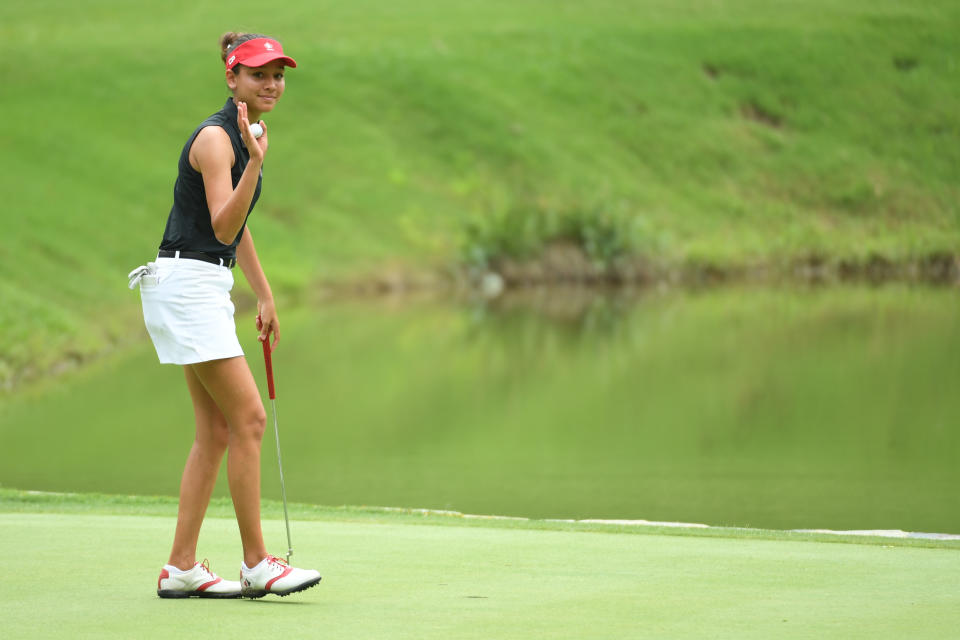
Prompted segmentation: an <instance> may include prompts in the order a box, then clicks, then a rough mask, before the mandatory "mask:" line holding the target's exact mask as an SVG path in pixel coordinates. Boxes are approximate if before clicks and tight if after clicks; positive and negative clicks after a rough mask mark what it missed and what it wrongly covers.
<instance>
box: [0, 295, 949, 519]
mask: <svg viewBox="0 0 960 640" xmlns="http://www.w3.org/2000/svg"><path fill="white" fill-rule="evenodd" d="M544 295H549V294H547V293H546V292H544ZM554 303H555V301H554ZM498 304H499V305H501V308H499V309H498V308H494V307H491V308H486V309H480V310H478V309H477V308H476V307H470V306H466V307H454V306H448V305H444V304H423V305H414V306H409V307H406V306H399V307H395V308H390V307H386V306H384V305H382V304H380V303H377V302H370V301H368V302H355V303H344V304H342V305H338V306H335V307H334V306H328V307H322V308H318V309H315V310H312V311H310V312H309V313H307V312H305V311H301V312H299V313H290V314H287V315H286V316H285V333H284V342H283V343H281V348H280V351H279V352H278V353H277V355H276V360H275V365H276V367H277V377H278V392H279V399H278V402H279V410H280V419H281V429H283V434H282V436H283V443H284V447H285V450H284V463H285V471H286V473H287V483H288V485H287V488H288V492H289V494H290V495H291V496H292V499H294V500H297V501H309V502H317V503H324V504H387V505H395V506H422V507H434V508H454V509H457V510H460V511H468V512H479V513H501V514H516V515H527V516H557V517H589V516H594V517H639V518H647V519H653V520H681V521H700V522H707V523H711V524H744V525H753V526H764V527H774V528H792V527H819V526H828V527H831V528H863V527H877V528H907V529H908V528H912V529H921V530H934V531H957V530H960V523H958V522H957V520H956V513H958V510H956V509H949V508H945V507H944V506H945V504H947V502H948V501H949V496H950V495H951V494H950V492H949V487H950V486H952V485H953V484H955V483H956V481H957V480H958V479H960V478H958V477H957V473H958V471H957V470H956V468H955V465H954V464H953V462H954V461H953V460H952V458H951V452H952V451H955V450H956V447H957V441H956V438H957V434H956V433H955V432H954V431H952V430H951V429H950V425H952V424H955V423H956V422H957V417H958V414H960V407H958V401H957V400H956V399H955V395H954V394H950V393H948V390H949V389H950V388H952V387H953V386H956V384H957V382H958V381H960V371H958V368H957V367H958V365H957V364H956V361H955V359H954V358H952V356H951V354H952V353H955V350H956V348H957V346H958V345H957V342H958V340H960V336H958V332H957V331H956V327H957V326H958V324H957V316H958V303H957V301H956V299H955V296H953V295H952V294H951V293H950V292H948V291H937V290H933V291H926V290H917V289H906V288H900V287H889V288H883V289H879V290H868V289H853V288H845V289H828V290H812V291H806V292H799V291H793V292H783V291H756V290H755V291H746V290H735V289H728V290H720V291H705V292H700V293H672V294H671V293H667V294H653V295H651V294H647V295H644V296H642V297H640V298H639V299H638V300H637V301H636V302H635V303H633V304H627V303H623V302H621V301H619V300H617V299H614V298H607V299H604V298H600V299H598V300H592V301H586V302H582V303H578V305H575V306H574V309H573V311H570V310H566V311H564V312H563V313H561V312H559V311H554V318H566V319H563V320H557V319H554V320H545V319H544V318H543V317H542V316H541V315H540V314H539V313H537V312H536V311H534V310H527V309H526V308H525V307H524V305H522V304H520V303H519V302H516V301H513V300H510V299H506V300H504V301H502V302H500V303H498ZM246 321H247V319H244V318H241V319H240V321H239V324H240V326H246V325H245V324H244V323H245V322H246ZM247 347H248V350H249V352H250V353H251V354H253V357H252V358H251V362H252V365H253V369H254V371H255V373H256V374H257V375H258V376H259V375H260V370H261V367H262V365H261V363H260V359H259V353H258V352H257V351H256V350H255V349H254V348H253V347H255V345H254V344H253V342H252V340H251V341H248V342H247ZM182 386H183V383H182V380H181V375H180V373H179V372H178V371H176V370H175V369H174V368H163V367H159V366H158V365H156V364H155V363H154V361H153V355H152V354H151V353H149V352H147V351H146V350H145V351H144V352H142V354H140V355H138V356H136V357H134V358H131V359H129V360H125V361H121V362H119V363H116V364H115V365H111V366H110V367H104V369H103V371H102V377H100V375H99V374H96V372H95V374H94V375H91V376H89V377H84V378H78V379H76V380H74V381H72V382H71V383H70V384H69V385H66V386H64V387H62V388H57V389H49V390H46V392H45V394H43V395H39V396H38V397H35V398H17V399H12V400H11V401H10V402H8V403H7V406H6V407H5V408H3V409H2V411H3V413H2V414H0V419H2V422H0V424H2V429H3V430H2V438H3V445H4V446H3V447H0V469H2V470H3V471H2V475H0V481H2V482H3V483H4V484H6V485H8V486H20V487H27V488H39V489H69V490H102V491H110V492H123V493H141V492H142V493H164V494H168V495H172V494H175V493H176V484H177V481H178V479H179V468H180V467H181V466H182V460H183V456H184V455H185V453H186V448H187V446H188V444H189V439H190V434H191V427H190V424H191V420H190V414H189V404H188V403H187V400H186V393H185V391H184V390H183V389H182ZM36 433H45V434H49V438H52V439H55V440H56V441H57V443H58V447H56V448H51V447H50V446H49V444H47V442H48V441H47V440H40V439H38V438H36V437H35V434H36ZM287 448H288V449H289V451H288V449H287ZM107 452H109V455H110V456H111V464H110V465H109V467H107V468H104V467H103V466H102V465H100V464H99V463H98V462H97V461H98V460H100V459H101V458H102V456H104V455H106V454H107ZM273 464H274V463H273V462H272V456H270V455H267V457H266V458H265V461H264V467H265V484H264V486H265V494H266V495H267V496H273V497H276V494H277V493H278V491H277V489H276V487H273V486H272V485H271V483H270V478H271V477H272V476H271V474H273V473H274V471H273V467H272V465H273ZM287 467H289V468H287ZM218 491H219V492H220V495H223V494H224V493H225V487H224V485H222V484H221V486H220V488H219V489H218Z"/></svg>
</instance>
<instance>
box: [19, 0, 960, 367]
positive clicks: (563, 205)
mask: <svg viewBox="0 0 960 640" xmlns="http://www.w3.org/2000/svg"><path fill="white" fill-rule="evenodd" d="M231 15H233V16H257V18H256V19H254V18H243V19H240V18H234V19H231V18H229V17H226V16H224V14H223V12H222V10H221V8H220V7H218V6H214V5H207V4H204V3H195V2H186V1H185V0H175V1H173V2H167V3H163V4H161V5H157V6H155V7H152V8H151V11H150V19H149V20H144V19H143V14H142V11H141V7H140V6H139V5H133V4H130V3H125V2H118V1H117V0H96V1H94V2H84V3H82V4H76V3H68V2H64V1H50V2H31V3H4V4H3V5H2V7H0V54H2V55H4V56H5V57H6V58H8V59H15V60H17V61H19V63H20V64H21V66H23V67H24V68H27V69H28V71H27V72H25V73H28V75H29V78H30V85H29V88H25V89H24V90H17V91H4V92H3V93H2V94H0V107H2V110H3V113H4V117H5V119H6V121H7V122H9V123H12V124H11V125H9V126H7V127H5V128H4V131H3V132H2V134H0V135H2V141H3V148H4V150H5V153H6V154H7V155H8V157H9V158H11V160H12V161H11V162H9V163H6V164H5V168H4V171H3V172H2V174H0V189H2V191H3V193H4V198H5V201H4V207H3V212H2V213H0V219H2V223H3V233H2V234H0V273H3V274H4V277H3V279H2V282H0V298H2V300H3V301H4V304H3V305H0V324H2V325H3V326H4V327H5V331H4V332H3V334H2V335H0V385H2V384H12V381H13V380H14V378H15V377H17V376H28V377H29V376H31V375H32V376H34V377H35V376H38V375H40V374H42V373H44V372H47V371H50V370H51V369H56V368H58V367H61V366H64V365H70V364H71V363H74V362H82V361H84V360H85V359H87V358H89V357H91V355H93V354H98V353H101V352H103V351H104V350H105V349H108V348H110V347H111V346H116V345H122V344H124V343H126V342H127V341H129V340H131V339H141V337H142V332H140V330H139V329H138V328H137V327H138V324H139V318H138V309H137V305H136V302H135V298H134V294H130V293H129V292H127V291H126V289H125V288H124V280H123V276H124V275H125V274H126V273H127V271H128V270H129V269H130V268H132V267H134V266H136V265H138V264H141V263H142V262H144V261H145V260H147V259H148V258H149V257H150V256H151V252H153V251H154V250H155V248H156V246H157V244H158V242H159V239H160V234H161V232H162V229H163V223H164V220H165V217H166V214H167V212H168V211H169V206H170V194H171V189H172V184H173V180H174V173H173V172H174V167H175V162H176V158H177V156H178V154H179V152H180V147H181V145H182V143H183V141H184V140H185V139H186V137H187V136H188V135H189V132H190V131H191V130H192V128H193V127H194V126H195V125H196V123H198V122H199V121H200V120H201V119H202V118H203V117H204V116H206V115H207V114H208V113H211V112H212V111H214V110H216V109H217V108H219V106H220V104H221V103H222V102H223V100H224V98H225V94H226V92H225V89H224V88H223V84H222V71H221V70H220V69H219V61H218V58H217V51H216V48H215V47H216V39H217V37H218V36H219V34H220V33H221V32H223V31H224V30H226V29H228V28H238V27H243V26H248V27H250V28H255V29H257V30H262V31H265V32H268V33H271V34H275V35H277V36H278V37H280V38H281V39H282V40H283V41H284V43H285V46H286V47H287V48H288V49H289V51H290V52H291V53H292V54H293V55H295V56H296V57H297V59H298V61H299V62H300V68H298V69H296V70H293V71H291V72H290V73H289V77H288V90H287V95H286V97H285V98H284V99H283V102H282V103H281V106H280V108H279V109H278V110H277V111H276V113H274V114H270V116H269V117H268V118H267V119H268V120H269V123H270V134H271V138H270V139H271V151H270V154H269V156H268V163H267V167H266V169H265V176H266V186H265V189H264V197H263V199H262V200H261V204H260V205H259V206H258V210H257V211H256V213H255V215H254V218H253V219H252V221H251V225H252V228H254V229H255V231H256V236H257V239H258V246H259V248H260V251H261V255H262V257H263V258H264V262H265V264H266V265H267V270H268V274H269V275H270V276H271V278H272V279H273V283H274V285H275V288H276V290H277V292H278V294H280V295H281V297H282V298H283V299H284V302H285V303H289V302H292V301H297V300H301V299H303V298H304V297H306V296H307V295H308V293H309V285H310V284H311V283H313V282H315V281H316V280H317V279H329V278H341V277H345V276H351V275H354V274H356V273H357V272H364V271H369V270H373V269H379V268H380V267H381V266H383V265H385V264H388V265H394V264H399V265H401V267H402V266H404V265H414V266H416V267H424V266H426V267H435V266H444V267H450V266H451V265H453V264H456V263H457V262H458V261H459V260H460V259H461V256H462V252H464V251H466V253H467V255H472V253H471V252H470V251H469V250H470V249H471V248H472V247H470V246H469V245H470V242H469V236H468V234H467V233H466V229H467V228H469V227H470V226H471V225H474V224H480V226H481V227H483V226H484V225H487V224H488V223H489V222H490V220H494V221H496V220H498V219H499V217H500V216H503V215H504V214H505V213H506V212H519V213H520V215H519V219H521V220H527V219H529V220H535V219H538V218H540V217H547V218H550V217H551V216H554V215H561V214H562V215H568V214H569V215H574V216H576V215H579V214H580V212H596V215H599V216H613V217H614V218H616V219H617V220H621V221H622V220H626V221H627V223H625V224H623V225H619V224H618V226H616V228H618V229H622V233H624V234H625V235H627V236H629V237H627V238H623V239H622V240H623V243H622V244H624V245H625V246H628V247H630V248H631V250H634V251H637V252H641V253H643V254H644V255H650V256H652V257H654V258H657V259H663V260H667V261H673V262H681V263H683V262H688V261H692V262H697V263H700V262H707V263H719V264H740V263H751V262H754V261H759V262H767V261H772V262H778V261H781V260H786V261H789V260H790V259H792V258H794V257H797V256H807V255H810V254H815V255H823V256H826V258H827V259H833V258H838V257H852V258H854V259H860V258H863V257H865V256H869V255H871V254H879V255H882V256H884V257H887V258H890V259H892V260H900V259H910V258H911V257H916V256H924V255H928V254H930V253H933V252H938V251H942V252H947V253H955V252H956V251H957V250H958V248H960V224H958V222H960V209H958V208H957V204H956V203H957V202H958V201H960V193H958V191H957V189H958V187H957V184H958V182H957V179H956V178H957V169H956V168H957V162H958V149H960V144H958V142H960V120H958V115H957V114H958V113H960V90H958V87H960V82H957V73H958V71H957V65H956V60H957V54H958V51H960V49H958V47H960V45H958V40H957V39H956V37H955V33H956V31H957V27H958V25H960V9H958V6H957V4H956V3H955V2H950V1H948V0H936V1H932V2H924V3H913V2H906V1H903V0H884V1H881V2H876V1H867V0H856V1H851V2H844V3H836V2H829V1H827V0H814V1H804V2H800V1H791V2H778V3H776V4H770V3H768V2H762V1H760V0H737V1H736V2H727V3H719V4H718V3H704V2H696V1H692V0H691V1H688V2H676V3H662V2H651V1H647V0H617V1H610V0H607V1H601V2H591V3H582V2H574V1H572V0H563V1H559V2H553V1H551V2H547V1H545V0H524V1H520V2H517V1H513V0H511V1H510V2H507V1H506V0H494V1H489V2H482V3H477V2H470V1H468V0H453V1H448V0H416V1H414V2H404V3H402V4H396V3H389V2H385V1H383V0H369V1H366V2H362V3H350V4H344V3H319V4H318V3H314V2H305V1H304V0H293V1H291V2H289V3H287V4H285V5H284V7H283V9H282V10H279V11H275V12H269V13H268V14H267V15H263V12H262V10H261V5H259V4H258V3H254V2H250V1H248V0H244V1H240V2H237V3H235V4H234V5H232V10H231ZM238 22H239V24H237V23H238ZM78 42H82V43H83V46H78ZM158 43H164V45H163V46H160V45H158ZM24 52H27V53H24ZM591 215H592V214H591ZM508 218H509V219H511V220H516V219H517V216H513V217H509V216H508ZM494 224H496V223H495V222H494ZM511 224H513V223H511ZM532 224H533V227H537V225H536V224H534V223H532ZM546 228H549V225H547V227H546ZM507 231H508V235H510V236H514V235H517V234H522V233H523V232H524V228H523V226H522V225H521V228H520V229H519V230H513V228H512V227H511V228H510V229H508V230H507ZM514 231H516V233H515V232H514ZM516 240H517V241H518V242H520V243H523V242H525V239H524V238H522V237H520V238H517V239H516ZM533 240H534V244H536V242H535V241H536V240H537V238H534V239H533ZM608 244H609V243H608ZM620 244H621V243H620V241H619V240H618V241H617V242H614V243H613V244H612V245H610V246H614V247H615V246H620ZM605 246H607V245H605Z"/></svg>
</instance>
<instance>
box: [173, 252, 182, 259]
mask: <svg viewBox="0 0 960 640" xmlns="http://www.w3.org/2000/svg"><path fill="white" fill-rule="evenodd" d="M173 257H174V258H175V259H177V260H179V259H180V250H179V249H178V250H176V251H174V252H173Z"/></svg>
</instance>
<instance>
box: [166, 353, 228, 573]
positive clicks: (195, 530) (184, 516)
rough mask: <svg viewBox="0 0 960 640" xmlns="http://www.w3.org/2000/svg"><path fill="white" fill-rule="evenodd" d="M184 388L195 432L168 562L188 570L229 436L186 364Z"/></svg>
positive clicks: (181, 481)
mask: <svg viewBox="0 0 960 640" xmlns="http://www.w3.org/2000/svg"><path fill="white" fill-rule="evenodd" d="M184 374H185V376H186V379H187V388H188V389H189V390H190V398H191V400H193V414H194V418H195V419H196V435H195V437H194V441H193V447H192V448H191V449H190V455H189V456H188V457H187V464H186V466H185V467H184V469H183V477H182V479H181V480H180V507H179V510H178V513H177V530H176V533H175V534H174V538H173V549H172V550H171V551H170V560H169V564H172V565H173V566H175V567H178V568H180V569H185V570H186V569H189V568H191V567H192V566H193V565H194V564H195V563H196V561H197V559H196V555H197V539H198V538H199V537H200V525H201V524H202V523H203V516H204V514H205V513H206V511H207V505H208V504H209V503H210V495H211V494H212V493H213V486H214V484H215V483H216V481H217V472H218V471H219V470H220V461H221V460H222V459H223V453H224V451H226V449H227V444H228V438H229V435H230V432H229V429H228V427H227V420H226V418H224V417H223V414H222V413H221V412H220V409H219V408H218V407H217V405H216V403H215V402H214V401H213V398H211V397H210V394H208V393H207V391H206V389H204V387H203V385H202V384H201V383H200V379H199V378H197V376H196V374H195V373H194V372H193V369H192V368H191V367H190V366H186V367H184Z"/></svg>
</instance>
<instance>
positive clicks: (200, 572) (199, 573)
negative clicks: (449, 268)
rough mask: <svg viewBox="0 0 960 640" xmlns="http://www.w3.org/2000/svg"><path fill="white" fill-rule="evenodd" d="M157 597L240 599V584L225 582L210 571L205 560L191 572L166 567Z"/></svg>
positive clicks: (162, 573) (231, 581)
mask: <svg viewBox="0 0 960 640" xmlns="http://www.w3.org/2000/svg"><path fill="white" fill-rule="evenodd" d="M157 595H158V596H160V597H161V598H189V597H191V596H194V597H197V598H239V597H240V583H239V582H234V581H233V580H224V579H223V578H221V577H219V576H218V575H217V574H215V573H214V572H212V571H210V564H209V563H208V562H207V561H206V560H204V561H203V562H198V563H197V564H195V565H193V568H192V569H190V570H189V571H181V570H180V569H178V568H176V567H174V566H172V565H169V564H168V565H164V567H163V569H161V570H160V578H159V579H158V580H157Z"/></svg>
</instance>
